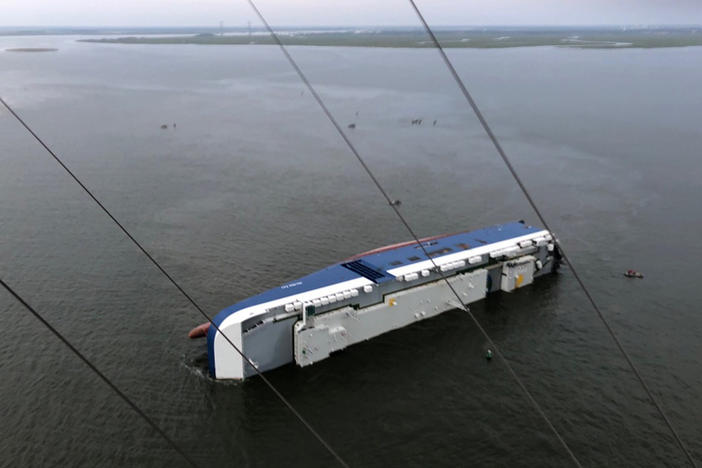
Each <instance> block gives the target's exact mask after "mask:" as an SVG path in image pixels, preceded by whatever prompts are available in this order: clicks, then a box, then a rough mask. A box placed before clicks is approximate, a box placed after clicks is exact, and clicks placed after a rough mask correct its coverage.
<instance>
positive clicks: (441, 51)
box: [407, 0, 697, 467]
mask: <svg viewBox="0 0 702 468" xmlns="http://www.w3.org/2000/svg"><path fill="white" fill-rule="evenodd" d="M407 1H408V2H409V3H410V5H411V6H412V9H413V10H414V12H415V13H416V14H417V16H418V17H419V20H420V22H421V23H422V25H423V27H424V29H425V31H426V32H427V34H428V35H429V37H430V38H431V40H432V42H433V43H434V46H435V47H436V49H437V51H438V52H439V54H441V58H442V60H443V62H444V64H445V65H446V67H447V68H448V70H449V72H450V73H451V76H452V77H453V79H454V80H455V81H456V84H457V85H458V87H459V88H460V90H461V93H462V94H463V96H464V97H465V99H466V101H468V104H469V105H470V107H471V109H473V112H474V113H475V116H476V117H477V118H478V120H479V121H480V124H481V125H482V127H483V129H484V130H485V133H487V135H488V137H490V140H491V141H492V144H493V145H494V146H495V149H496V150H497V153H498V154H499V155H500V158H502V161H503V162H504V163H505V165H506V166H507V169H508V170H509V172H510V174H511V175H512V177H513V178H514V180H515V182H517V185H519V188H520V189H521V191H522V193H523V194H524V196H525V197H526V199H527V201H528V202H529V205H531V208H532V209H533V210H534V212H535V213H536V216H538V218H539V221H541V224H543V226H544V228H546V230H548V231H549V232H550V233H551V235H552V236H553V231H551V228H550V227H549V225H548V223H547V222H546V219H545V218H544V216H543V215H542V214H541V210H539V208H538V207H537V206H536V203H535V202H534V199H533V198H532V197H531V195H530V193H529V191H528V190H527V188H526V186H525V185H524V183H523V182H522V179H521V178H520V177H519V175H518V174H517V171H516V170H515V169H514V166H512V162H511V161H510V160H509V158H508V157H507V154H506V153H505V151H504V150H503V149H502V145H500V143H499V141H498V140H497V137H496V136H495V134H494V133H493V131H492V129H491V128H490V126H489V125H488V123H487V120H485V117H484V116H483V113H482V112H481V111H480V108H479V107H478V105H477V103H476V102H475V100H474V99H473V96H472V95H471V94H470V92H469V91H468V88H466V86H465V84H464V83H463V80H462V79H461V77H460V75H459V74H458V72H457V71H456V69H455V68H454V66H453V63H452V62H451V60H449V58H448V56H447V55H446V52H445V51H444V48H443V47H442V46H441V43H440V42H439V40H438V39H437V37H436V35H435V34H434V31H433V30H432V29H431V27H430V26H429V23H427V21H426V20H425V19H424V15H422V13H421V11H420V10H419V8H418V7H417V4H416V3H415V1H414V0H407ZM553 238H554V239H556V237H555V236H553ZM558 247H559V250H560V252H561V255H562V257H563V259H564V260H565V261H566V263H567V264H568V265H569V266H570V270H571V271H572V272H573V277H574V278H575V280H576V281H577V283H578V285H579V286H580V289H582V291H583V293H585V296H586V297H587V299H588V301H589V302H590V304H591V305H592V308H593V309H594V310H595V312H596V313H597V316H598V317H599V318H600V320H601V321H602V323H603V324H604V326H605V328H606V329H607V332H608V333H609V335H610V336H611V337H612V340H614V343H615V344H616V345H617V348H618V349H619V351H620V353H621V354H622V355H623V356H624V358H625V360H626V362H627V363H628V364H629V367H630V368H631V370H632V371H633V373H634V375H635V376H636V378H637V379H638V380H639V382H640V383H641V386H642V387H643V389H644V390H645V391H646V394H647V395H648V397H649V399H650V400H651V402H652V403H653V406H655V408H656V410H657V411H658V413H659V414H660V416H661V418H662V419H663V421H665V424H666V425H667V426H668V429H669V430H670V432H671V434H672V435H673V437H674V438H675V440H676V442H677V443H678V445H679V446H680V449H681V450H682V451H683V453H684V454H685V456H686V457H687V459H688V461H689V462H690V464H691V465H692V466H694V467H696V466H697V463H696V462H695V460H694V458H692V454H691V453H690V451H689V450H688V449H687V447H686V446H685V444H684V443H683V441H682V439H681V438H680V436H679V435H678V431H676V430H675V427H673V424H672V423H671V421H670V419H669V418H668V415H667V414H666V413H665V411H664V410H663V407H662V406H661V405H660V403H658V400H656V398H655V397H654V396H653V392H651V389H650V388H649V387H648V384H647V383H646V381H645V380H644V378H643V376H642V375H641V373H640V372H639V370H638V368H637V367H636V366H635V365H634V361H633V360H632V359H631V357H630V356H629V353H627V351H626V350H625V349H624V346H623V345H622V343H621V341H619V338H618V337H617V335H616V334H615V333H614V329H613V328H612V326H611V325H610V324H609V321H608V320H607V318H606V317H605V316H604V314H603V313H602V311H601V310H600V308H599V306H598V305H597V303H596V302H595V299H594V298H593V296H592V294H591V293H590V291H589V290H588V288H587V286H585V283H584V282H583V280H582V278H581V277H580V275H579V274H578V271H577V269H576V268H575V265H574V264H573V262H571V260H570V258H569V257H568V255H567V253H566V251H565V249H564V248H563V246H562V244H561V243H560V242H558Z"/></svg>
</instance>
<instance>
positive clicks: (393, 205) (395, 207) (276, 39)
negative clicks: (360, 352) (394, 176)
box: [246, 0, 582, 467]
mask: <svg viewBox="0 0 702 468" xmlns="http://www.w3.org/2000/svg"><path fill="white" fill-rule="evenodd" d="M246 1H247V2H248V3H249V5H250V6H251V8H252V9H253V10H254V12H255V14H256V16H258V18H259V20H260V21H261V23H263V25H264V26H265V28H266V30H267V31H268V33H269V34H270V35H271V38H272V39H273V41H274V42H275V43H276V44H277V45H278V47H279V48H280V50H281V51H282V52H283V55H285V58H286V59H287V60H288V62H289V63H290V65H291V66H292V67H293V69H294V70H295V72H296V73H297V74H298V76H299V77H300V80H302V82H303V83H304V84H305V86H306V87H307V89H308V90H309V92H310V94H312V96H313V97H314V99H315V100H316V101H317V104H319V106H320V107H321V109H322V111H323V112H324V114H325V115H326V116H327V118H328V119H329V121H330V122H331V123H332V125H333V126H334V128H335V129H336V131H337V132H338V133H339V135H340V136H341V138H342V139H343V140H344V142H345V143H346V145H347V146H348V148H349V149H350V150H351V152H352V153H353V155H354V156H355V157H356V159H357V160H358V162H359V163H360V164H361V166H362V167H363V169H364V170H365V171H366V173H367V174H368V176H369V177H370V178H371V180H372V181H373V183H374V184H375V186H376V187H377V188H378V190H379V191H380V193H381V194H382V195H383V197H384V198H385V200H386V201H387V203H388V205H390V207H391V208H392V209H393V211H394V212H395V214H396V215H397V217H398V218H399V219H400V221H401V222H402V224H403V225H404V226H405V228H406V229H407V231H408V232H409V233H410V235H411V236H412V238H413V239H414V241H415V242H416V243H417V245H418V246H419V247H420V248H421V249H422V251H423V253H424V255H426V257H427V258H428V259H429V260H431V262H432V264H433V265H434V267H435V268H436V269H437V271H438V273H439V274H440V275H441V278H442V279H443V280H444V281H445V282H446V285H447V286H448V287H449V289H450V290H451V292H452V293H453V294H454V295H455V296H456V299H457V300H458V302H459V303H460V304H461V306H462V308H463V310H465V311H466V312H467V313H468V315H469V316H470V318H471V319H472V320H473V323H475V325H476V326H477V327H478V329H479V330H480V332H481V333H482V335H483V337H484V338H485V339H486V340H487V341H488V343H489V344H490V346H492V347H493V348H495V353H496V355H497V356H498V357H499V358H500V359H501V360H502V362H503V363H504V364H505V367H507V370H508V371H509V373H510V374H511V375H512V377H513V378H514V380H515V381H516V382H517V384H518V385H519V387H520V388H521V389H522V391H523V392H524V394H525V395H526V397H527V399H528V400H529V402H530V403H531V404H532V405H533V406H534V408H535V409H536V410H537V412H538V413H539V415H540V416H541V417H542V418H543V419H544V421H545V422H546V424H547V425H548V427H549V428H550V429H551V431H552V432H553V433H554V434H555V435H556V438H557V439H558V441H559V442H560V443H561V445H562V446H563V448H564V449H565V450H566V452H567V453H568V455H569V456H570V458H571V459H572V460H573V462H574V463H575V465H576V466H578V467H580V466H582V465H581V464H580V462H579V461H578V459H577V458H576V456H575V454H574V453H573V451H572V450H571V449H570V447H569V446H568V444H567V443H566V442H565V440H564V439H563V437H561V435H560V433H559V432H558V430H557V429H556V427H555V426H554V425H553V424H552V423H551V420H550V419H549V418H548V416H546V413H545V412H544V411H543V409H542V408H541V406H540V405H539V404H538V403H537V401H536V400H535V399H534V397H533V396H532V395H531V393H530V392H529V390H528V389H527V388H526V386H525V385H524V383H523V382H522V380H521V379H520V378H519V376H518V375H517V373H516V372H515V371H514V369H512V366H511V365H510V363H509V362H508V361H507V359H506V358H505V357H504V355H503V354H502V352H501V351H500V350H499V348H498V346H497V345H496V344H495V342H494V341H493V340H492V338H490V336H489V335H488V333H487V331H485V329H484V328H483V327H482V325H481V324H480V322H478V319H477V318H476V317H475V315H473V313H472V312H471V311H470V309H469V308H468V306H466V304H465V303H464V302H463V300H462V299H461V297H460V295H459V294H458V292H456V290H455V289H454V288H453V286H452V285H451V283H450V282H449V281H448V278H447V277H446V276H445V275H444V274H443V272H442V271H441V268H439V267H438V266H437V264H436V263H435V262H434V259H433V258H432V257H431V256H430V255H429V254H428V252H427V250H426V248H425V247H424V245H423V244H422V243H421V242H420V240H419V237H418V236H417V234H416V233H415V232H414V230H413V229H412V228H411V227H410V225H409V223H408V222H407V220H406V219H405V218H404V216H402V213H400V211H399V208H398V204H397V203H394V202H393V201H392V199H391V198H390V196H389V195H388V193H387V192H386V191H385V189H384V188H383V186H382V185H381V184H380V182H379V181H378V179H377V178H376V177H375V175H374V174H373V172H372V171H371V169H370V167H368V164H366V162H365V161H364V159H363V158H362V157H361V155H360V154H359V152H358V151H357V150H356V147H355V146H354V145H353V143H351V140H349V138H348V137H347V136H346V134H345V133H344V131H343V129H342V128H341V125H339V123H338V122H337V121H336V119H335V118H334V116H333V115H332V113H331V112H330V111H329V109H328V108H327V106H326V104H324V101H323V100H322V98H321V97H320V96H319V94H318V93H317V91H316V90H315V88H314V87H313V86H312V84H311V83H310V81H309V80H308V79H307V76H306V75H305V74H304V73H303V71H302V69H301V68H300V67H299V66H298V64H297V62H295V60H294V59H293V58H292V56H291V55H290V53H289V52H288V50H287V48H286V47H285V45H284V44H283V42H282V41H281V40H280V38H279V37H278V35H277V34H276V32H275V31H274V30H273V28H272V27H271V26H270V25H269V24H268V21H266V19H265V17H264V16H263V14H262V13H261V11H260V10H259V9H258V8H257V7H256V4H255V3H254V2H253V0H246Z"/></svg>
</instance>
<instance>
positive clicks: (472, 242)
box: [207, 221, 541, 375]
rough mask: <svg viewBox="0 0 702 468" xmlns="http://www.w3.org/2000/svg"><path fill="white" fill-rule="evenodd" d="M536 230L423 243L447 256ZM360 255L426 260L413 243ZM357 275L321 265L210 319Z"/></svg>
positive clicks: (522, 227)
mask: <svg viewBox="0 0 702 468" xmlns="http://www.w3.org/2000/svg"><path fill="white" fill-rule="evenodd" d="M538 231H541V228H537V227H533V226H529V225H527V224H524V223H522V222H516V221H515V222H511V223H505V224H498V225H496V226H491V227H488V228H483V229H478V230H475V231H470V232H463V233H458V234H453V235H450V236H447V237H443V238H440V239H435V240H432V241H429V242H428V243H424V245H425V248H426V250H427V252H429V253H430V254H431V253H432V252H434V251H437V250H441V249H451V250H450V251H447V252H445V253H441V254H440V255H449V254H452V253H456V252H460V251H462V250H465V249H466V248H468V249H472V248H474V247H480V246H481V245H487V244H494V243H496V242H500V241H503V240H507V239H512V238H515V237H520V236H524V235H527V234H532V233H534V232H538ZM459 244H463V245H459ZM437 256H439V255H437ZM410 257H417V259H416V260H409V258H410ZM360 258H362V259H363V260H365V261H366V262H368V263H370V264H372V265H374V266H376V267H378V268H379V269H380V270H383V271H385V270H390V269H393V268H399V267H401V266H405V265H411V264H413V263H418V262H422V261H425V260H427V259H428V257H427V256H426V255H424V252H423V251H422V249H420V248H419V247H418V246H417V245H416V244H412V245H407V246H404V247H398V248H396V249H392V250H387V251H385V252H379V253H375V254H369V255H364V256H362V257H360ZM397 261H400V262H402V263H400V264H395V265H391V263H392V262H397ZM360 277H361V276H360V275H358V274H356V273H354V272H353V271H351V270H349V269H347V268H344V267H343V266H341V263H337V264H334V265H332V266H329V267H327V268H324V269H323V270H319V271H316V272H314V273H312V274H309V275H307V276H303V277H302V278H299V279H296V280H292V281H289V282H288V283H286V284H284V285H282V286H279V287H277V288H274V289H269V290H268V291H265V292H263V293H261V294H257V295H255V296H251V297H249V298H247V299H244V300H243V301H241V302H238V303H236V304H234V305H231V306H229V307H227V308H226V309H223V310H222V311H221V312H219V313H218V314H217V315H216V316H215V317H214V319H213V320H212V321H213V322H214V323H215V325H216V326H217V327H219V326H220V325H221V324H222V322H223V321H224V320H225V319H226V318H227V317H229V316H230V315H232V314H234V313H236V312H237V311H240V310H243V309H245V308H247V307H251V306H254V305H256V304H262V303H265V302H270V301H274V300H276V299H280V298H283V297H286V296H291V295H294V294H299V293H303V292H306V291H311V290H313V289H318V288H323V287H325V286H330V285H332V284H336V283H341V282H344V281H349V280H353V279H357V278H360ZM215 333H216V329H215V327H210V328H209V330H208V332H207V352H208V358H209V364H210V373H211V375H215V369H214V338H215Z"/></svg>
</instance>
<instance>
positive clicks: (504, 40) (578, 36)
mask: <svg viewBox="0 0 702 468" xmlns="http://www.w3.org/2000/svg"><path fill="white" fill-rule="evenodd" d="M279 35H280V37H281V39H282V40H283V42H284V43H285V44H286V45H296V46H342V47H403V48H425V47H433V44H432V43H431V41H430V40H429V37H428V36H427V35H426V33H425V32H424V31H423V30H422V29H419V28H405V29H401V28H388V29H346V30H342V29H336V30H332V29H325V28H317V29H315V30H303V29H287V30H281V31H280V33H279ZM436 36H437V38H438V39H439V41H440V42H441V44H442V45H443V46H444V47H449V48H506V47H534V46H557V47H573V48H581V49H624V48H657V47H689V46H700V45H702V28H700V27H657V28H624V27H619V28H612V27H610V28H604V27H590V28H586V27H582V28H575V27H544V28H534V27H522V28H519V27H509V28H508V27H504V28H496V27H489V28H488V27H486V28H454V29H451V28H437V30H436ZM81 41H82V42H96V43H107V44H198V45H249V44H255V45H271V44H274V42H273V40H272V39H271V38H270V36H269V35H268V34H266V33H265V31H260V30H258V31H255V32H254V33H251V32H246V31H241V30H239V31H234V32H226V33H220V34H217V33H216V32H213V31H202V32H199V33H196V32H193V33H192V34H182V35H168V36H163V35H139V36H126V37H108V38H104V37H103V38H95V39H81Z"/></svg>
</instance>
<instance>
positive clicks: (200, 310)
mask: <svg viewBox="0 0 702 468" xmlns="http://www.w3.org/2000/svg"><path fill="white" fill-rule="evenodd" d="M0 102H1V103H2V104H3V105H4V106H5V108H6V109H7V110H8V111H9V112H10V113H11V114H12V115H13V116H14V117H15V118H16V119H17V121H18V122H19V123H20V124H22V126H23V127H24V128H25V129H26V130H27V131H28V132H29V133H30V134H31V135H32V136H33V137H34V139H35V140H37V141H38V142H39V144H40V145H41V146H43V147H44V149H45V150H46V151H47V152H48V153H49V154H50V155H51V156H52V157H53V158H54V159H55V160H56V162H57V163H58V164H59V165H60V166H61V167H62V168H63V169H64V170H65V171H66V172H67V173H68V175H69V176H71V178H72V179H73V180H74V181H75V182H76V183H77V184H78V185H80V187H81V188H82V189H83V190H84V191H85V193H87V194H88V195H89V196H90V198H91V199H92V200H93V201H94V202H95V203H96V204H97V205H98V206H99V207H100V209H101V210H102V211H103V212H104V213H105V214H106V215H107V216H109V218H110V219H111V220H112V221H113V222H114V223H115V224H116V225H117V226H118V227H119V229H120V230H121V231H122V232H123V233H124V234H125V235H126V236H127V237H128V238H129V240H131V241H132V243H134V245H136V246H137V247H138V248H139V250H141V252H142V253H143V254H144V255H145V256H146V258H148V259H149V260H150V261H151V263H153V264H154V266H156V268H158V269H159V271H160V272H161V273H163V275H164V276H165V277H166V278H167V279H168V280H169V281H170V282H171V284H172V285H173V286H175V288H176V289H178V291H180V293H181V294H182V295H183V296H184V297H185V298H186V299H187V300H188V302H190V304H191V305H192V306H193V307H195V309H196V310H197V311H198V312H199V313H200V314H201V315H202V316H203V317H204V318H205V319H207V321H208V322H210V325H211V326H213V327H214V328H215V330H217V332H218V333H220V334H221V335H222V336H223V337H224V338H225V340H226V341H227V342H228V343H229V344H230V345H231V346H232V348H234V350H235V351H236V352H237V353H239V355H240V356H241V357H242V358H243V359H244V360H245V361H246V362H247V363H248V364H249V365H250V366H251V367H252V368H253V369H254V371H255V372H256V374H257V375H258V376H259V377H261V379H262V380H263V381H264V382H265V384H266V385H267V386H268V388H270V389H271V391H272V392H273V393H274V394H275V395H276V396H277V397H278V399H279V400H280V401H281V402H282V403H283V404H284V405H285V406H286V407H287V408H288V409H289V410H290V412H292V413H293V415H294V416H295V417H296V418H297V419H298V420H299V421H300V423H302V425H303V426H305V428H307V430H308V431H309V432H310V433H311V434H312V435H313V436H314V437H315V438H316V439H317V440H318V441H319V442H320V443H321V444H322V445H323V446H324V448H326V449H327V451H328V452H329V453H330V454H331V455H332V456H333V457H334V458H335V459H336V460H337V461H338V462H339V464H341V465H342V466H344V467H348V466H349V465H348V464H347V463H346V462H345V461H344V460H343V459H342V458H341V457H340V456H339V454H338V453H337V452H336V451H335V450H334V449H333V448H332V447H331V445H329V444H328V443H327V441H326V440H325V439H324V438H322V436H321V435H320V434H319V433H318V432H317V431H316V430H315V429H314V428H313V427H312V425H311V424H310V423H309V422H307V420H306V419H305V418H303V417H302V415H301V414H300V413H299V412H298V411H297V410H296V409H295V407H294V406H293V405H292V404H291V403H290V402H289V401H288V400H287V398H285V397H284V396H283V394H282V393H280V391H278V389H277V388H276V387H275V386H274V385H273V383H271V381H270V380H268V379H267V378H266V377H265V376H264V375H263V373H262V372H261V371H260V370H259V369H258V367H257V366H256V364H255V363H254V362H253V361H252V360H251V359H250V358H249V357H248V356H246V355H245V354H244V353H243V352H242V351H241V350H240V349H239V347H237V346H236V345H235V344H234V343H233V342H232V340H230V339H229V337H228V336H227V335H226V334H225V333H223V332H222V330H220V328H219V327H218V326H217V324H215V323H214V321H213V320H212V319H211V318H210V316H209V315H208V314H207V313H206V312H205V311H204V309H203V308H202V307H200V305H199V304H198V303H197V302H196V301H195V299H193V298H192V296H190V294H188V293H187V292H186V291H185V289H183V288H182V287H181V285H180V284H178V282H177V281H176V280H175V279H174V278H173V277H172V276H171V275H170V274H169V273H168V272H167V271H166V270H165V269H164V268H163V267H162V266H161V264H160V263H159V262H158V261H156V259H155V258H154V257H153V256H152V255H151V254H150V253H149V252H148V251H147V250H146V249H145V248H144V247H143V246H142V245H141V243H140V242H139V241H138V240H136V238H135V237H134V236H132V234H131V233H130V232H129V231H128V230H127V228H125V227H124V225H123V224H122V223H120V222H119V221H118V220H117V218H115V217H114V216H113V215H112V213H111V212H110V210H108V209H107V208H106V207H105V205H103V204H102V202H100V200H98V199H97V197H96V196H95V195H93V192H91V191H90V189H88V187H86V186H85V184H83V182H81V180H80V179H79V178H78V176H76V175H75V174H74V173H73V171H71V170H70V169H69V168H68V166H67V165H66V164H65V163H64V162H63V161H62V160H61V158H59V157H58V156H57V155H56V153H54V152H53V151H52V150H51V148H49V146H48V145H47V144H46V143H44V141H43V140H42V139H41V138H39V135H37V134H36V133H35V132H34V131H33V130H32V129H31V128H30V127H29V125H27V123H26V122H25V121H24V120H23V119H22V118H21V117H20V116H19V115H18V114H17V113H16V112H15V111H14V109H12V107H10V106H9V105H8V104H7V102H6V101H5V100H4V99H3V98H1V97H0Z"/></svg>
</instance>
